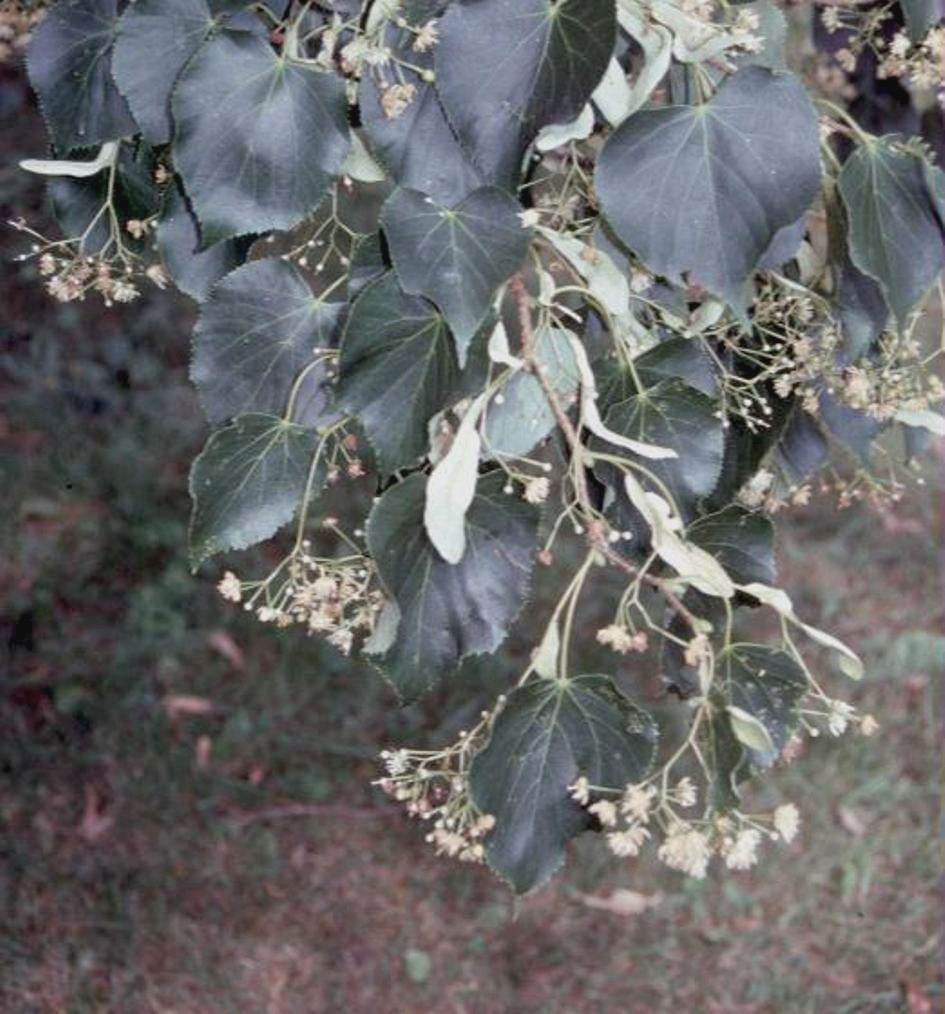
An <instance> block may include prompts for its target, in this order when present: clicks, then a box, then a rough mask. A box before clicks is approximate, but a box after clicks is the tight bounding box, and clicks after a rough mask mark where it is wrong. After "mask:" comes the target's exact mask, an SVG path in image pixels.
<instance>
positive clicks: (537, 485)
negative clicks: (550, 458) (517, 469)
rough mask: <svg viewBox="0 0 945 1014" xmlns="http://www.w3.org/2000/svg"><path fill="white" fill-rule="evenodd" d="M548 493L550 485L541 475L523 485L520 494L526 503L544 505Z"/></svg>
mask: <svg viewBox="0 0 945 1014" xmlns="http://www.w3.org/2000/svg"><path fill="white" fill-rule="evenodd" d="M549 492H551V483H550V482H549V481H548V479H547V478H545V476H543V475H541V476H538V477H537V478H533V479H529V480H528V482H527V483H526V484H525V491H524V492H523V493H522V499H523V500H525V501H527V502H528V503H544V502H545V501H546V500H547V499H548V494H549Z"/></svg>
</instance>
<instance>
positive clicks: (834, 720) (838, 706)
mask: <svg viewBox="0 0 945 1014" xmlns="http://www.w3.org/2000/svg"><path fill="white" fill-rule="evenodd" d="M852 717H853V708H852V707H851V705H849V704H847V703H846V701H831V702H830V706H829V711H828V713H827V728H828V729H829V730H830V733H831V735H833V736H842V735H843V734H844V733H845V732H846V731H847V726H848V725H849V724H850V719H851V718H852Z"/></svg>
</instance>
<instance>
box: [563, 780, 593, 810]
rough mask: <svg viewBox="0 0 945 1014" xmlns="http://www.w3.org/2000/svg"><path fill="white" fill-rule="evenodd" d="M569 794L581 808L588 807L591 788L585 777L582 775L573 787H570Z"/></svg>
mask: <svg viewBox="0 0 945 1014" xmlns="http://www.w3.org/2000/svg"><path fill="white" fill-rule="evenodd" d="M568 794H569V795H570V796H571V798H572V799H573V800H574V801H575V802H577V803H580V804H581V806H587V804H588V802H589V801H590V798H591V788H590V785H589V783H588V781H587V779H586V778H585V777H584V775H581V777H580V778H579V779H578V780H577V781H576V782H575V783H574V784H573V785H571V786H569V787H568Z"/></svg>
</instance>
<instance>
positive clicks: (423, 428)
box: [338, 272, 460, 473]
mask: <svg viewBox="0 0 945 1014" xmlns="http://www.w3.org/2000/svg"><path fill="white" fill-rule="evenodd" d="M459 374H460V370H459V363H458V362H457V359H456V350H455V349H454V347H453V340H452V338H451V337H450V333H449V329H448V328H447V326H446V321H445V320H444V319H443V315H442V314H441V313H440V312H439V311H438V310H437V308H436V307H435V306H433V304H432V303H429V302H427V300H425V299H423V298H421V297H420V296H408V295H407V294H406V293H405V292H404V291H403V290H402V289H401V288H400V286H399V285H398V284H397V278H396V276H395V275H394V273H393V272H388V273H387V274H385V275H383V276H382V277H381V278H378V279H376V280H375V281H373V282H371V284H370V285H368V286H367V288H365V289H364V291H363V292H362V293H361V295H360V296H359V297H358V298H357V299H356V300H355V303H354V306H353V307H352V308H351V315H350V316H349V318H348V323H347V325H346V327H345V333H344V338H343V339H342V343H341V362H340V367H339V385H338V400H339V403H340V404H341V405H342V406H343V407H344V408H345V409H346V410H347V411H348V412H352V413H354V414H355V415H357V416H358V418H359V419H360V420H361V424H362V425H363V426H364V430H365V432H366V433H367V435H368V439H369V440H370V441H371V445H372V446H373V447H374V450H375V451H376V452H377V457H378V463H379V465H380V467H381V470H382V471H383V472H386V473H390V472H393V471H395V470H396V469H398V468H403V467H404V466H406V465H412V464H414V463H415V462H416V460H417V459H418V458H420V457H422V456H423V455H424V454H426V452H427V449H428V447H429V444H430V437H429V433H428V431H427V423H428V422H429V421H430V418H431V417H432V416H433V415H434V414H435V413H437V412H439V411H440V410H441V409H442V408H445V407H446V405H447V404H448V403H449V399H450V395H451V394H452V393H453V392H454V390H455V388H456V384H457V382H458V379H459Z"/></svg>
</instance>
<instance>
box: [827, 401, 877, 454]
mask: <svg viewBox="0 0 945 1014" xmlns="http://www.w3.org/2000/svg"><path fill="white" fill-rule="evenodd" d="M820 415H821V418H822V419H823V421H824V424H825V425H826V427H827V429H828V430H829V431H830V432H831V433H832V434H833V435H834V436H835V437H836V438H837V439H838V440H839V441H840V443H842V444H844V445H845V446H846V447H848V448H849V449H850V450H851V451H853V453H854V454H856V455H857V457H858V458H859V459H860V461H862V462H863V464H864V465H869V461H870V449H871V448H872V446H873V441H874V440H875V439H876V437H877V436H879V434H880V432H881V431H882V428H883V424H882V423H881V422H880V421H879V420H878V419H874V418H873V416H871V415H867V414H866V412H861V411H860V410H859V409H856V408H851V407H850V406H849V405H844V404H843V402H841V401H838V400H837V399H836V398H834V397H833V395H831V394H828V393H827V392H826V391H823V392H821V395H820Z"/></svg>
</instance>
